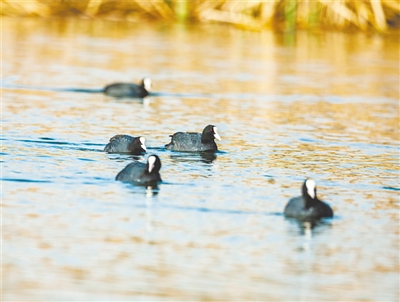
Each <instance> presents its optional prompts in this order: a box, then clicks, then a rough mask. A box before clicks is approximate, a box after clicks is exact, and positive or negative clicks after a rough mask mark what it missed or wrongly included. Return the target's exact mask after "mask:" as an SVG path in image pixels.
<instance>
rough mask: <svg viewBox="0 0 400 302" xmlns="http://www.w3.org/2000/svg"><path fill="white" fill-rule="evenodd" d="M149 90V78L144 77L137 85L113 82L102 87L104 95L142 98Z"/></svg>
mask: <svg viewBox="0 0 400 302" xmlns="http://www.w3.org/2000/svg"><path fill="white" fill-rule="evenodd" d="M150 91H151V79H150V78H144V79H143V80H142V81H141V82H140V84H139V85H137V84H132V83H114V84H111V85H108V86H106V87H105V88H104V90H103V92H104V94H106V95H109V96H113V97H117V98H118V97H131V98H144V97H146V96H148V95H149V93H150Z"/></svg>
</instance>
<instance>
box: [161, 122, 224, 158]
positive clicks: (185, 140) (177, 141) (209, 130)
mask: <svg viewBox="0 0 400 302" xmlns="http://www.w3.org/2000/svg"><path fill="white" fill-rule="evenodd" d="M214 139H217V140H221V137H220V136H219V134H218V129H217V127H215V126H214V125H208V126H207V127H205V128H204V130H203V133H197V132H177V133H175V134H173V135H171V142H170V143H169V144H167V145H165V147H166V148H167V149H168V150H173V151H189V152H204V151H217V150H218V147H217V144H216V143H215V142H214Z"/></svg>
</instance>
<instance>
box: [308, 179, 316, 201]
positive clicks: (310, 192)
mask: <svg viewBox="0 0 400 302" xmlns="http://www.w3.org/2000/svg"><path fill="white" fill-rule="evenodd" d="M315 186H316V183H315V180H314V179H307V181H306V187H307V193H308V195H310V197H311V198H313V199H314V198H315Z"/></svg>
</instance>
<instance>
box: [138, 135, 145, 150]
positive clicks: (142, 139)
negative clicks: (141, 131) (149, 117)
mask: <svg viewBox="0 0 400 302" xmlns="http://www.w3.org/2000/svg"><path fill="white" fill-rule="evenodd" d="M139 141H140V143H141V144H142V145H141V147H142V148H143V150H144V151H147V148H146V145H145V143H146V139H145V138H144V137H140V138H139Z"/></svg>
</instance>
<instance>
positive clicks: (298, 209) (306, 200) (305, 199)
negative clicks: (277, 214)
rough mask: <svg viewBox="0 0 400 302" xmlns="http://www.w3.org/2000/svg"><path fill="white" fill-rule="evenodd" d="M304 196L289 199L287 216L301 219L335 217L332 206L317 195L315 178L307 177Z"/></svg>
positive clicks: (285, 211)
mask: <svg viewBox="0 0 400 302" xmlns="http://www.w3.org/2000/svg"><path fill="white" fill-rule="evenodd" d="M301 193H302V196H299V197H295V198H292V199H290V200H289V202H288V204H287V205H286V207H285V210H284V214H285V216H286V217H292V218H296V219H299V220H303V221H304V220H306V221H307V220H316V219H320V218H323V217H333V211H332V209H331V207H330V206H329V205H328V204H326V203H325V202H323V201H321V200H319V199H318V197H317V188H316V183H315V180H314V179H310V178H309V179H306V180H305V181H304V183H303V187H302V189H301Z"/></svg>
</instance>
